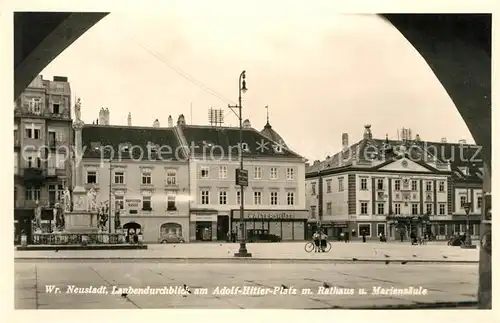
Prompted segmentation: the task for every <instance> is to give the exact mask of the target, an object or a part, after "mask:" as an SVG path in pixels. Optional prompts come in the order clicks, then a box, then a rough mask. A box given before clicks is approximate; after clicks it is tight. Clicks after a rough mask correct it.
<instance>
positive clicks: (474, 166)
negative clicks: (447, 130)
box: [306, 138, 483, 182]
mask: <svg viewBox="0 0 500 323" xmlns="http://www.w3.org/2000/svg"><path fill="white" fill-rule="evenodd" d="M387 147H392V149H393V151H398V150H399V151H401V149H404V150H406V154H407V155H408V158H410V159H411V160H413V161H417V162H419V163H422V164H424V163H425V162H426V161H436V162H443V163H447V162H448V161H449V163H450V168H451V171H452V174H453V176H452V177H453V179H454V180H456V181H468V182H471V181H472V182H480V181H482V167H483V166H482V156H481V153H480V149H481V148H480V147H479V146H475V145H466V144H461V143H441V142H424V141H405V142H403V141H400V140H387V139H385V140H384V139H369V138H364V139H362V140H361V141H359V142H357V143H355V144H353V145H352V146H350V147H349V149H346V150H345V151H341V152H338V153H336V154H335V155H333V156H332V157H328V158H326V159H325V160H324V161H315V162H314V163H313V164H312V165H310V166H308V167H307V169H306V173H307V174H314V173H317V172H318V171H326V170H332V169H339V170H340V169H346V170H348V169H349V167H350V166H353V163H356V167H363V161H369V160H370V159H371V158H380V157H381V154H383V153H384V152H386V148H387ZM402 147H404V148H402ZM478 149H479V151H478ZM386 157H390V156H388V154H387V153H386ZM365 167H367V168H373V166H372V165H371V162H370V163H366V166H365Z"/></svg>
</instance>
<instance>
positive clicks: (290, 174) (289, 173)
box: [286, 167, 295, 180]
mask: <svg viewBox="0 0 500 323" xmlns="http://www.w3.org/2000/svg"><path fill="white" fill-rule="evenodd" d="M286 179H287V180H293V179H295V170H294V169H293V168H291V167H288V168H287V169H286Z"/></svg>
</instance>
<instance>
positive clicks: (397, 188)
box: [394, 179, 401, 191]
mask: <svg viewBox="0 0 500 323" xmlns="http://www.w3.org/2000/svg"><path fill="white" fill-rule="evenodd" d="M394 190H395V191H401V180H399V179H396V180H395V181H394Z"/></svg>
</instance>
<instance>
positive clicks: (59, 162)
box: [53, 153, 66, 169]
mask: <svg viewBox="0 0 500 323" xmlns="http://www.w3.org/2000/svg"><path fill="white" fill-rule="evenodd" d="M53 156H55V158H56V160H55V167H56V168H57V169H64V168H65V166H66V155H65V154H63V153H56V154H55V155H53Z"/></svg>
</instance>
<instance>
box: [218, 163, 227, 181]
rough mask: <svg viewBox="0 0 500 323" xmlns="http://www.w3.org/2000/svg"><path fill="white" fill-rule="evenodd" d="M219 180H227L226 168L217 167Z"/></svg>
mask: <svg viewBox="0 0 500 323" xmlns="http://www.w3.org/2000/svg"><path fill="white" fill-rule="evenodd" d="M219 178H220V179H226V178H227V166H219Z"/></svg>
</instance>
